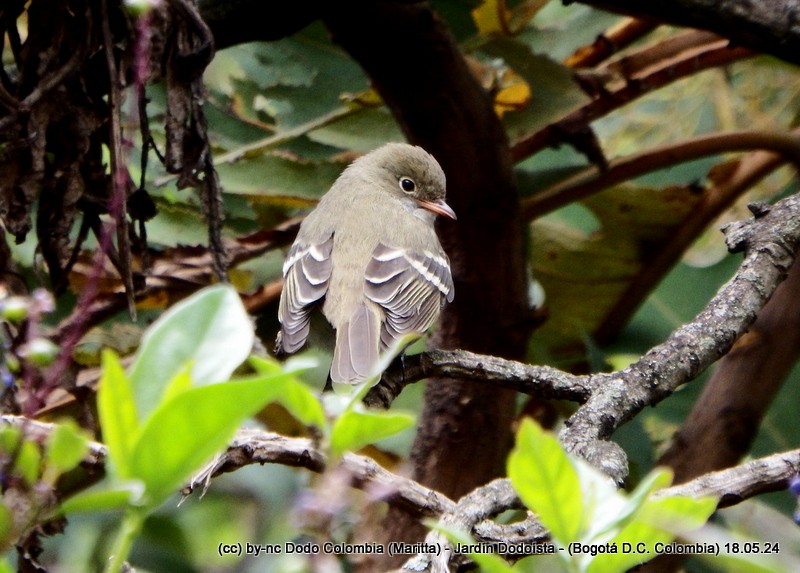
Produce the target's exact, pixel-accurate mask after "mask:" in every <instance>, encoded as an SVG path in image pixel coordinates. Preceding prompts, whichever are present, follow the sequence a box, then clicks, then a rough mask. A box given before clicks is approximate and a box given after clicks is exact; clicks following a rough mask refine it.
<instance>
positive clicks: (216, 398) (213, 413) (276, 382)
mask: <svg viewBox="0 0 800 573" xmlns="http://www.w3.org/2000/svg"><path fill="white" fill-rule="evenodd" d="M284 376H287V377H288V376H290V375H288V374H287V375H284ZM281 378H282V377H281V376H275V377H264V376H260V377H255V378H249V379H244V380H236V381H231V382H226V383H224V384H211V385H208V386H201V387H199V388H192V389H190V390H186V391H185V392H183V393H182V394H179V395H177V396H174V397H173V398H172V399H171V400H169V401H166V402H164V403H162V404H160V405H159V406H158V408H157V409H156V410H155V412H153V414H152V416H151V417H150V418H149V419H148V420H147V422H146V423H145V425H144V426H143V427H142V430H141V433H140V435H139V439H138V441H137V442H136V445H135V446H134V451H133V455H132V463H131V471H132V474H133V475H134V476H135V477H136V478H138V479H141V480H142V482H144V484H145V488H146V492H147V496H148V499H149V503H152V504H153V505H157V504H158V503H160V502H162V501H163V500H164V499H165V498H166V497H167V496H169V495H170V494H172V493H174V492H175V491H176V490H177V489H178V488H180V487H181V485H182V484H183V483H184V482H185V481H186V480H187V479H188V478H189V477H190V476H191V474H192V473H193V472H195V471H196V470H197V469H199V467H200V466H201V465H202V464H203V463H205V462H207V461H208V460H209V459H210V458H211V457H212V456H213V455H214V454H215V453H217V452H218V451H220V450H221V449H222V448H224V447H225V445H226V444H227V443H228V442H229V441H230V439H231V438H232V437H233V434H234V433H235V432H236V429H237V428H238V427H239V426H240V425H241V423H242V421H243V420H244V419H245V418H248V417H249V416H252V415H253V414H255V413H256V412H258V411H259V410H260V409H261V408H263V407H264V405H265V404H266V403H267V402H269V401H271V400H275V399H276V398H277V396H278V393H279V392H280V390H281V389H282V388H281V384H280V382H281Z"/></svg>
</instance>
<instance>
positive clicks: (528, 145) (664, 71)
mask: <svg viewBox="0 0 800 573" xmlns="http://www.w3.org/2000/svg"><path fill="white" fill-rule="evenodd" d="M753 55H754V53H753V52H752V51H750V50H748V49H746V48H739V47H737V48H729V47H723V46H720V45H718V44H717V43H715V44H713V47H711V48H709V49H707V50H704V51H700V52H694V51H692V52H690V53H689V54H685V55H684V57H683V58H682V59H681V60H679V61H677V62H670V63H669V65H667V66H664V67H659V68H656V69H655V70H652V71H651V72H649V73H648V74H647V75H645V76H642V77H636V78H634V79H632V80H630V81H628V82H627V83H626V84H625V85H624V86H623V87H621V88H619V89H616V90H613V91H608V92H607V93H605V94H603V95H602V96H600V97H598V98H597V99H593V100H591V101H590V102H588V103H586V104H584V105H583V106H581V107H579V108H578V109H575V110H573V111H572V112H570V113H568V114H566V115H565V116H564V117H562V118H561V119H559V120H557V121H555V122H553V123H550V124H548V125H547V126H546V127H544V128H542V129H540V130H538V131H536V132H534V133H531V134H528V135H525V136H523V137H520V138H518V139H517V140H516V141H515V142H513V144H512V146H511V155H512V158H513V160H514V161H515V162H518V161H521V160H523V159H525V158H526V157H530V156H531V155H533V154H535V153H536V152H538V151H540V150H542V149H544V148H545V147H548V146H556V145H559V144H561V143H562V142H563V141H564V139H565V135H568V134H570V133H575V132H577V131H579V130H580V129H585V128H586V126H588V125H589V124H590V123H591V122H593V121H594V120H596V119H598V118H600V117H603V116H605V115H607V114H608V113H610V112H612V111H614V110H616V109H618V108H620V107H622V106H623V105H625V104H627V103H630V102H631V101H633V100H635V99H637V98H639V97H641V96H643V95H645V94H647V93H649V92H651V91H653V90H656V89H658V88H661V87H663V86H665V85H668V84H670V83H672V82H674V81H677V80H679V79H682V78H684V77H687V76H690V75H693V74H696V73H698V72H701V71H703V70H707V69H709V68H714V67H718V66H722V65H725V64H730V63H732V62H735V61H738V60H742V59H745V58H748V57H751V56H753Z"/></svg>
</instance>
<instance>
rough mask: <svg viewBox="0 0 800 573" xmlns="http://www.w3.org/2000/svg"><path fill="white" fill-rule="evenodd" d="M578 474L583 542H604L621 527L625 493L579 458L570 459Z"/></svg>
mask: <svg viewBox="0 0 800 573" xmlns="http://www.w3.org/2000/svg"><path fill="white" fill-rule="evenodd" d="M570 461H571V462H572V466H573V467H574V468H575V471H576V473H577V474H578V481H579V482H580V484H581V495H582V500H583V516H584V518H583V523H584V525H585V529H584V530H583V531H581V538H582V541H587V542H598V543H599V542H605V541H606V540H607V538H608V537H609V536H610V535H613V534H614V533H615V532H614V533H609V532H611V531H613V530H615V529H617V530H618V529H619V528H620V527H622V521H623V520H624V519H625V517H626V515H627V512H626V511H625V508H626V507H627V505H628V500H627V498H626V496H625V493H624V492H623V491H621V490H620V489H619V488H618V487H617V485H616V484H615V483H614V482H613V481H612V480H611V479H610V478H609V477H608V476H607V475H605V474H604V473H602V472H601V471H599V470H598V469H597V468H595V467H594V466H591V465H589V464H588V463H587V462H585V461H584V460H582V459H580V458H572V459H570Z"/></svg>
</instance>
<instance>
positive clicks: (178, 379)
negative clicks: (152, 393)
mask: <svg viewBox="0 0 800 573" xmlns="http://www.w3.org/2000/svg"><path fill="white" fill-rule="evenodd" d="M191 372H192V363H191V362H188V363H186V364H185V365H184V367H183V369H182V370H179V371H178V373H177V374H175V376H173V377H172V380H170V381H169V382H168V383H167V387H166V388H164V395H163V396H162V397H161V400H162V401H164V402H166V401H167V400H171V399H172V398H174V397H175V396H177V395H179V394H182V393H183V392H186V391H187V390H189V389H190V388H192V374H191Z"/></svg>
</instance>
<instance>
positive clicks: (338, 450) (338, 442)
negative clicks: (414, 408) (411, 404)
mask: <svg viewBox="0 0 800 573" xmlns="http://www.w3.org/2000/svg"><path fill="white" fill-rule="evenodd" d="M413 425H414V416H412V415H411V414H406V413H400V412H372V411H356V410H355V409H350V410H347V411H346V412H345V413H344V414H342V415H341V416H340V417H339V418H337V419H336V421H335V422H334V423H333V428H332V429H331V450H332V451H333V454H334V455H340V454H342V453H344V452H345V451H348V450H350V451H353V450H358V449H359V448H361V447H364V446H366V445H367V444H374V443H375V442H377V441H379V440H382V439H383V438H388V437H389V436H393V435H394V434H398V433H400V432H402V431H403V430H405V429H406V428H409V427H411V426H413Z"/></svg>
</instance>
